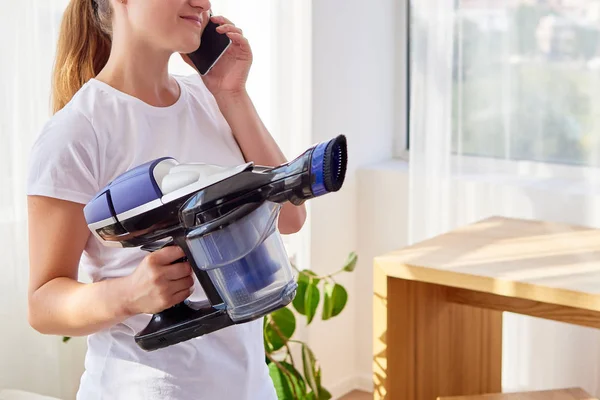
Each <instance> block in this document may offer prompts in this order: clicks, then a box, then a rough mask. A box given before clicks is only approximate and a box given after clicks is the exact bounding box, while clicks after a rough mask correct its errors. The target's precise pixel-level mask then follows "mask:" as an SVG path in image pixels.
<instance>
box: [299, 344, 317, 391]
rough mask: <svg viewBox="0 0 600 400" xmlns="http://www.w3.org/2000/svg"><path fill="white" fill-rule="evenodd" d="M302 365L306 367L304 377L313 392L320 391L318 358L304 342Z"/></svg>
mask: <svg viewBox="0 0 600 400" xmlns="http://www.w3.org/2000/svg"><path fill="white" fill-rule="evenodd" d="M302 365H303V367H304V379H305V380H306V383H308V386H309V387H310V388H311V389H312V391H313V392H315V393H319V386H318V385H317V378H316V372H317V370H318V366H317V360H316V359H315V355H314V354H313V352H312V351H311V350H310V348H309V347H308V346H307V345H305V344H304V343H303V344H302Z"/></svg>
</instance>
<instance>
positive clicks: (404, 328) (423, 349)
mask: <svg viewBox="0 0 600 400" xmlns="http://www.w3.org/2000/svg"><path fill="white" fill-rule="evenodd" d="M374 264H375V265H374V267H375V268H374V321H373V322H374V348H373V351H374V357H373V361H374V377H373V379H374V384H375V399H388V400H390V399H391V400H435V399H436V398H437V397H438V396H459V395H474V394H483V393H496V392H500V391H501V390H502V388H501V370H502V312H503V311H510V312H514V313H519V314H525V315H530V316H534V317H539V318H545V319H550V320H556V321H563V322H568V323H572V324H577V325H582V326H589V327H596V328H600V230H596V229H590V228H584V227H576V226H569V225H563V224H555V223H546V222H539V221H526V220H517V219H508V218H499V217H493V218H489V219H486V220H483V221H481V222H478V223H475V224H472V225H468V226H466V227H463V228H461V229H457V230H455V231H452V232H449V233H447V234H443V235H440V236H437V237H435V238H432V239H429V240H426V241H423V242H421V243H418V244H416V245H413V246H409V247H407V248H404V249H402V250H399V251H395V252H392V253H390V254H386V255H383V256H381V257H377V258H376V259H375V263H374Z"/></svg>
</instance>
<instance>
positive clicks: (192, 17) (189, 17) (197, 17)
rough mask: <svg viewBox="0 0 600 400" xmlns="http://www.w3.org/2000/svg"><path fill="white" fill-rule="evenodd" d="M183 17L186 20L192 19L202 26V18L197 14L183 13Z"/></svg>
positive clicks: (191, 20)
mask: <svg viewBox="0 0 600 400" xmlns="http://www.w3.org/2000/svg"><path fill="white" fill-rule="evenodd" d="M181 18H182V19H185V20H186V21H190V22H192V23H194V24H197V25H199V26H202V19H201V18H200V17H199V16H197V15H183V16H181Z"/></svg>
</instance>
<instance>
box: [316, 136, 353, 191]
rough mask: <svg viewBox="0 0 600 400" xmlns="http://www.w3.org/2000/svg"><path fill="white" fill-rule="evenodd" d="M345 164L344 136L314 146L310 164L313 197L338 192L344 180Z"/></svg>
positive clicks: (346, 156) (346, 151)
mask: <svg viewBox="0 0 600 400" xmlns="http://www.w3.org/2000/svg"><path fill="white" fill-rule="evenodd" d="M347 164H348V147H347V143H346V137H345V136H343V135H340V136H338V137H336V138H334V139H332V140H330V141H328V142H323V143H320V144H318V145H317V146H315V148H314V151H313V152H312V157H311V164H310V172H311V190H312V192H313V195H314V196H321V195H324V194H326V193H331V192H337V191H338V190H340V189H341V187H342V185H343V183H344V179H345V178H346V168H347Z"/></svg>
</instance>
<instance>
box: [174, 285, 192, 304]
mask: <svg viewBox="0 0 600 400" xmlns="http://www.w3.org/2000/svg"><path fill="white" fill-rule="evenodd" d="M193 292H194V288H188V289H184V290H182V291H179V292H177V293H175V294H174V295H173V297H172V299H173V304H172V305H173V306H174V305H175V304H179V303H181V302H183V301H184V300H185V299H187V298H188V297H190V295H191V294H192V293H193Z"/></svg>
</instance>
